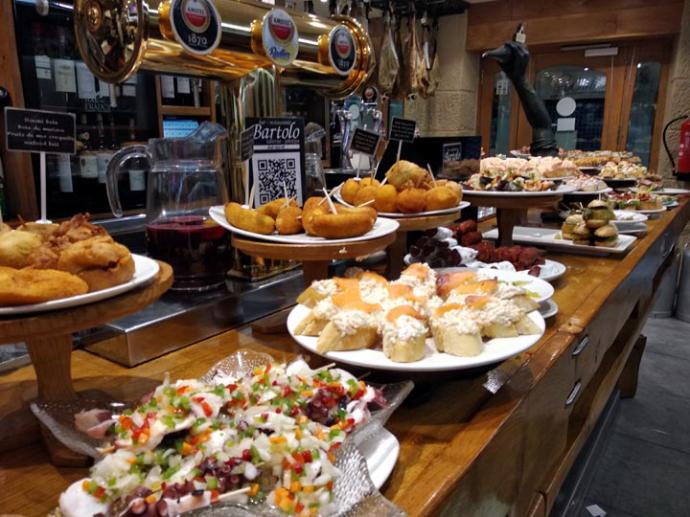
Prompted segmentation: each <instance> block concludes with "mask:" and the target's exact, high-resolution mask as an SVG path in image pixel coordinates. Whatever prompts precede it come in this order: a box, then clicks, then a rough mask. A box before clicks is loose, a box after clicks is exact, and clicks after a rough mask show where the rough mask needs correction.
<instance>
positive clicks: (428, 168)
mask: <svg viewBox="0 0 690 517" xmlns="http://www.w3.org/2000/svg"><path fill="white" fill-rule="evenodd" d="M426 170H428V171H429V174H431V181H432V182H433V184H434V187H435V186H436V178H434V173H433V171H432V170H431V165H429V164H428V163H427V164H426Z"/></svg>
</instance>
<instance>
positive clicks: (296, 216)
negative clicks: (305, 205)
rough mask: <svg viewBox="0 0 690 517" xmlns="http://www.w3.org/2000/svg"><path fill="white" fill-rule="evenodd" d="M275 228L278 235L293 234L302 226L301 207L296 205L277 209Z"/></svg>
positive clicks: (299, 230)
mask: <svg viewBox="0 0 690 517" xmlns="http://www.w3.org/2000/svg"><path fill="white" fill-rule="evenodd" d="M276 230H278V233H279V234H280V235H294V234H295V233H300V232H301V231H302V230H303V228H302V209H301V208H300V207H298V206H285V207H283V208H281V209H280V210H279V211H278V216H277V217H276Z"/></svg>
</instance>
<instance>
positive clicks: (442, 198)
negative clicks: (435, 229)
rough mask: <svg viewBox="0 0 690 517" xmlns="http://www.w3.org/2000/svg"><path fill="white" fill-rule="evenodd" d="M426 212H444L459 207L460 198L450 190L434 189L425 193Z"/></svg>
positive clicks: (446, 188) (444, 187)
mask: <svg viewBox="0 0 690 517" xmlns="http://www.w3.org/2000/svg"><path fill="white" fill-rule="evenodd" d="M424 203H425V210H427V211H431V210H443V209H445V208H453V207H456V206H458V196H457V195H456V194H455V192H453V190H451V189H450V188H448V187H446V186H445V185H444V186H440V187H434V188H432V189H431V190H427V191H426V192H425V193H424Z"/></svg>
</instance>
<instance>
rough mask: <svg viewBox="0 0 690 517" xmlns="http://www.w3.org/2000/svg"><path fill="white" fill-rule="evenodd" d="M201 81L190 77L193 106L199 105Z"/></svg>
mask: <svg viewBox="0 0 690 517" xmlns="http://www.w3.org/2000/svg"><path fill="white" fill-rule="evenodd" d="M202 85H203V83H202V82H201V79H192V97H193V99H194V107H195V108H200V107H201V90H202Z"/></svg>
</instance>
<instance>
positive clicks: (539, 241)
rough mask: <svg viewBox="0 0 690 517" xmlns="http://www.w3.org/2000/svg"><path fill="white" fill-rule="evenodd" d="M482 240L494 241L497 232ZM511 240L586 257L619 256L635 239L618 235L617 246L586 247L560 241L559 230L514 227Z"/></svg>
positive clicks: (630, 236)
mask: <svg viewBox="0 0 690 517" xmlns="http://www.w3.org/2000/svg"><path fill="white" fill-rule="evenodd" d="M484 238H485V239H491V240H496V239H497V238H498V230H497V229H496V228H494V229H493V230H489V231H488V232H484ZM513 240H514V241H515V242H518V243H527V244H533V245H535V246H539V247H542V248H551V249H559V250H568V251H572V252H573V253H584V254H587V255H621V254H625V253H627V251H628V250H629V249H630V247H631V246H632V245H633V243H634V242H635V241H636V240H637V238H635V237H634V236H632V235H619V236H618V244H616V246H614V247H611V248H608V247H605V246H586V245H584V244H573V241H569V240H567V239H562V238H561V231H560V230H556V229H553V228H529V227H527V226H516V227H515V228H513Z"/></svg>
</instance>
